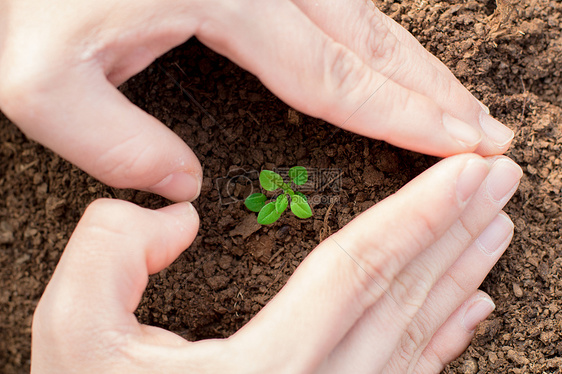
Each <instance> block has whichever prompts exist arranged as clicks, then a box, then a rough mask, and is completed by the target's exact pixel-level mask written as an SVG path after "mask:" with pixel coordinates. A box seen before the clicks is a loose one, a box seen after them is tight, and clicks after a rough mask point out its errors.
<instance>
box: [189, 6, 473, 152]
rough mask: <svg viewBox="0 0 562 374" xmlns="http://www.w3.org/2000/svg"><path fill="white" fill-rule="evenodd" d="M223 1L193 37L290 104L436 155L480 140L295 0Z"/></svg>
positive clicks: (463, 148)
mask: <svg viewBox="0 0 562 374" xmlns="http://www.w3.org/2000/svg"><path fill="white" fill-rule="evenodd" d="M223 5H224V6H222V7H221V8H220V10H219V11H217V12H215V13H214V14H211V15H209V16H208V20H207V22H206V23H205V27H204V28H201V29H200V30H199V31H198V32H197V37H198V38H199V39H200V40H201V41H202V42H204V43H205V44H207V45H208V46H210V47H211V48H213V49H215V50H216V51H218V52H219V53H222V54H224V55H226V56H227V57H229V58H230V59H232V60H233V61H235V62H236V63H238V64H239V65H241V66H242V67H244V68H246V69H248V70H250V71H251V72H253V73H254V74H256V75H257V76H258V77H259V78H260V79H261V80H262V82H264V84H265V85H266V86H268V87H269V88H270V89H271V90H272V91H273V92H274V93H275V94H277V95H278V96H279V97H280V98H281V99H283V100H284V101H286V102H287V103H288V104H289V105H292V106H294V107H295V108H297V109H299V110H301V111H303V112H305V113H308V114H310V115H313V116H316V117H321V118H323V119H325V120H327V121H329V122H332V123H334V124H336V125H338V126H341V127H342V128H345V129H349V130H351V131H354V132H356V133H358V134H361V135H365V136H369V137H372V138H377V139H382V140H386V141H388V142H390V143H392V144H394V145H397V146H400V147H403V148H408V149H411V150H415V151H419V152H424V153H429V154H433V155H438V156H448V155H452V154H456V153H460V152H469V151H473V150H475V149H476V148H477V146H478V145H479V143H480V142H481V139H482V134H481V132H480V131H479V130H477V129H476V126H478V123H474V124H468V123H466V122H464V121H462V120H461V119H458V118H455V117H454V116H452V115H450V114H449V113H447V112H446V111H444V110H443V109H442V108H441V107H440V106H439V105H438V104H437V103H436V102H435V101H434V100H432V99H430V98H428V97H426V96H425V95H423V94H420V93H418V92H416V91H413V90H410V89H408V88H405V87H403V86H401V85H400V84H398V83H396V82H394V81H393V78H392V77H390V76H386V75H384V74H382V73H379V72H377V71H376V70H374V69H372V67H371V66H369V65H368V64H367V63H365V61H363V60H362V59H361V58H360V57H358V55H357V54H356V53H355V52H353V51H352V50H350V49H349V48H347V47H346V46H345V45H343V44H341V43H338V42H337V41H336V40H334V39H333V38H332V37H330V36H329V35H327V34H326V33H324V32H323V31H322V30H321V29H320V28H319V27H318V26H316V25H315V24H314V23H313V22H311V21H310V19H309V18H308V17H307V16H306V15H304V14H303V13H302V12H301V11H300V10H299V9H298V8H297V7H296V6H295V5H294V4H292V3H290V2H288V1H261V2H258V3H252V6H251V7H249V8H248V9H249V10H248V9H246V8H243V7H242V6H241V5H240V3H238V2H235V3H232V2H227V3H226V4H223ZM241 25H243V26H242V27H241ZM278 30H284V32H283V33H279V32H278ZM396 68H399V70H400V71H397V72H393V74H398V75H400V74H402V70H403V67H398V66H396ZM475 105H476V106H478V104H475Z"/></svg>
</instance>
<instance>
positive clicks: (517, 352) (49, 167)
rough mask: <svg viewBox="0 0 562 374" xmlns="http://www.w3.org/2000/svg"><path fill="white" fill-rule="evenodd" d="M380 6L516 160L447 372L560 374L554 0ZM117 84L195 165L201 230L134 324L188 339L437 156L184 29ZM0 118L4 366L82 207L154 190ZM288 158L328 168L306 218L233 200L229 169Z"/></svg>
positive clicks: (17, 349)
mask: <svg viewBox="0 0 562 374" xmlns="http://www.w3.org/2000/svg"><path fill="white" fill-rule="evenodd" d="M377 3H378V5H379V6H380V8H381V9H382V10H383V11H384V12H385V13H387V14H389V15H391V16H392V17H393V18H394V19H396V20H397V21H398V22H400V23H401V24H402V25H403V26H404V27H406V28H407V29H408V30H410V32H412V33H413V34H414V35H415V36H416V37H417V38H418V39H419V40H420V41H421V42H422V43H423V44H424V46H426V48H428V49H429V50H430V51H431V52H432V53H434V54H436V55H437V56H438V57H439V58H440V59H442V60H443V61H444V62H445V63H446V64H447V65H448V66H449V67H450V68H451V69H452V71H453V72H454V73H455V74H456V75H457V76H458V77H459V78H460V79H461V81H462V82H463V83H464V84H466V85H467V87H468V88H469V89H470V90H471V91H472V92H473V93H475V95H476V96H477V97H478V98H480V99H481V100H482V101H483V102H484V103H486V104H487V105H489V106H490V109H491V111H492V114H493V115H495V116H496V117H497V118H499V119H500V120H501V121H503V122H504V123H506V124H507V125H509V126H510V127H511V128H513V129H514V130H515V131H516V139H515V142H514V145H513V147H512V149H511V150H510V151H509V153H508V154H509V156H511V157H513V158H514V159H515V160H516V161H517V162H518V163H519V164H521V165H522V167H523V169H524V170H525V176H524V177H523V180H522V183H521V188H520V189H519V191H518V192H517V193H516V195H515V197H514V198H513V200H512V202H511V203H510V204H509V205H508V207H507V211H508V213H509V214H510V216H511V217H512V219H513V221H514V222H515V226H516V235H515V238H514V240H513V243H512V245H511V247H510V248H509V249H508V251H507V253H506V255H504V256H503V257H502V259H501V260H500V261H499V263H498V265H497V266H496V267H495V268H494V269H493V270H492V272H491V273H490V275H489V277H488V278H487V280H486V281H485V282H484V284H483V285H482V289H483V290H485V291H486V292H488V293H489V294H490V295H491V296H492V298H493V299H494V300H495V302H496V304H497V309H496V311H495V312H494V313H493V315H492V316H491V317H490V318H489V319H488V320H487V321H486V322H484V323H483V324H482V325H481V327H480V328H479V329H478V330H477V334H476V337H475V339H474V341H473V342H472V344H471V346H470V347H469V348H468V350H467V351H466V352H465V353H464V354H463V355H462V356H461V357H460V358H459V359H457V360H456V361H455V362H453V363H452V364H450V365H449V367H448V368H447V369H446V370H445V372H446V373H477V372H482V373H485V372H493V373H555V372H560V368H561V367H562V357H561V355H562V339H560V336H561V333H562V280H560V276H559V273H560V271H561V270H562V258H560V253H562V241H561V240H560V237H561V234H562V220H561V210H560V209H561V188H562V168H561V166H560V163H561V159H562V157H561V150H562V132H561V126H560V124H559V123H560V118H562V117H561V115H562V108H561V107H562V92H561V88H562V78H561V76H560V70H561V67H562V32H561V20H562V3H560V2H559V1H556V0H524V1H514V0H497V5H496V2H494V1H493V0H489V1H486V0H480V1H461V0H451V1H436V0H430V1H424V0H422V1H419V0H416V1H414V0H408V1H406V0H404V1H395V2H392V1H378V2H377ZM180 86H181V87H182V88H183V89H184V92H182V91H181V90H180V88H179V87H180ZM122 90H123V92H125V93H126V94H127V96H128V97H129V98H130V99H131V100H132V101H133V102H135V103H136V104H138V105H139V106H141V107H142V108H144V109H145V110H147V111H148V112H149V113H151V114H153V115H154V116H156V117H157V118H159V119H160V120H162V121H163V122H164V123H165V124H166V125H168V126H169V127H171V128H172V129H173V130H174V131H175V132H176V133H178V134H179V135H180V136H181V137H182V138H183V139H184V140H185V141H186V142H187V144H189V145H190V146H191V147H192V149H193V150H194V151H195V153H196V154H197V156H198V157H199V159H200V160H201V163H202V165H203V168H204V184H203V191H202V195H201V197H200V199H199V200H198V201H197V203H196V206H197V208H198V210H199V212H201V216H202V221H201V229H200V235H199V236H198V237H197V239H196V241H195V243H194V244H193V245H192V246H191V248H190V249H188V250H187V251H186V252H185V253H184V254H183V255H182V256H181V257H180V258H179V259H178V260H177V261H176V262H175V263H174V264H173V265H172V266H170V267H169V268H168V269H167V270H165V271H163V272H161V273H159V274H157V275H155V276H153V277H151V280H150V284H149V286H148V289H147V292H146V294H145V297H144V299H143V301H142V303H141V305H140V308H139V310H138V316H139V319H140V321H141V322H143V323H149V324H153V325H156V326H162V327H165V328H167V329H170V330H172V331H175V332H177V333H179V334H181V335H182V336H184V337H186V338H187V339H191V340H196V339H204V338H211V337H226V336H229V335H231V334H232V333H233V332H234V331H236V330H237V329H239V328H240V327H241V326H242V325H244V324H245V323H246V322H247V321H248V320H249V319H250V318H251V317H252V316H253V315H254V314H255V313H256V312H257V311H259V310H260V308H261V307H262V306H263V305H265V303H267V301H268V300H269V299H270V298H271V297H272V296H274V295H275V294H276V292H277V291H278V290H279V289H280V288H281V287H282V285H283V284H284V283H285V282H286V280H287V279H288V277H289V276H290V275H291V274H292V272H293V271H294V269H295V268H296V267H297V266H298V265H299V263H300V262H301V261H302V259H303V258H304V257H305V256H306V255H307V254H308V253H309V252H310V251H311V250H312V249H313V248H314V247H315V246H316V244H318V242H319V241H320V240H321V239H323V238H324V237H326V236H327V235H329V234H330V233H331V232H334V231H336V230H338V229H339V228H341V227H342V226H343V225H345V224H346V223H347V222H349V221H350V220H351V219H352V218H353V217H354V216H356V215H357V214H359V213H360V212H362V211H364V210H366V209H367V208H369V207H370V206H371V205H373V204H375V203H376V202H378V201H379V200H381V199H382V198H384V197H386V196H388V195H389V194H391V193H393V192H394V191H396V190H397V189H398V188H400V187H401V186H402V185H403V184H404V183H406V182H407V181H408V180H410V179H411V178H413V177H414V176H416V175H417V174H419V173H420V172H421V171H423V170H424V169H426V168H427V167H428V166H429V165H431V164H432V163H433V162H434V161H435V160H434V159H432V158H430V157H426V156H422V155H418V154H414V153H411V152H406V151H403V150H400V149H396V148H393V147H390V146H388V145H386V144H384V143H381V142H378V141H373V140H369V139H365V138H362V137H359V136H355V135H353V134H349V133H345V132H344V131H342V130H338V129H336V128H335V127H333V126H331V125H328V124H325V123H323V122H322V121H319V120H316V119H312V118H309V117H306V116H304V115H302V114H300V113H297V112H295V111H293V110H292V109H290V108H288V107H287V106H286V105H284V104H283V103H282V102H280V101H279V100H278V99H276V98H275V97H274V96H273V95H272V94H271V93H269V92H268V91H267V90H266V89H265V88H264V87H263V86H262V85H261V84H260V83H259V81H258V80H257V79H256V78H255V77H253V76H252V75H251V74H249V73H247V72H245V71H242V70H241V69H239V68H238V67H237V66H235V65H234V64H232V63H230V62H229V61H227V60H225V59H224V58H222V57H220V56H217V55H216V54H214V53H213V52H211V51H209V50H208V49H206V48H205V47H203V46H201V45H200V44H199V43H198V42H196V41H194V40H191V41H189V42H188V43H186V44H185V45H184V46H182V47H180V48H178V49H176V50H174V51H172V52H170V53H168V54H167V55H165V56H164V57H163V58H161V59H160V60H158V62H157V63H155V64H153V65H152V66H151V67H150V68H148V69H147V70H146V71H145V72H143V73H141V74H139V75H138V76H137V77H135V78H133V79H131V80H130V81H129V82H128V83H127V84H125V85H124V86H123V87H122ZM189 96H192V97H193V98H194V99H195V100H193V99H192V98H190V97H189ZM196 102H197V103H199V104H196ZM0 122H1V126H0V139H1V140H0V269H1V270H0V285H2V287H1V289H0V372H2V373H6V374H9V373H24V372H27V371H28V370H29V359H30V325H31V318H32V313H33V310H34V308H35V306H36V304H37V301H38V300H39V297H40V296H41V293H42V292H43V289H44V287H45V285H46V284H47V282H48V280H49V278H50V276H51V274H52V272H53V270H54V268H55V265H56V264H57V261H58V259H59V256H60V254H61V252H62V250H63V248H64V246H65V244H66V241H67V239H68V237H69V236H70V234H71V232H72V230H73V228H74V226H75V225H76V222H77V221H78V219H79V218H80V216H81V213H82V212H83V211H84V209H85V208H86V206H87V205H88V204H89V203H90V202H91V201H93V200H95V199H97V198H100V197H113V198H120V199H127V200H130V201H133V202H135V203H138V204H140V205H143V206H146V207H160V206H163V205H165V204H166V203H167V202H166V201H165V200H164V199H161V198H159V197H155V196H153V195H150V194H147V193H140V192H134V191H122V190H116V189H112V188H109V187H107V186H104V185H102V184H100V183H98V182H97V181H95V180H94V179H92V178H91V177H89V176H87V175H86V174H84V173H83V172H81V171H80V170H78V169H76V168H75V167H73V166H71V165H70V164H68V163H67V162H66V161H64V160H62V159H60V158H59V157H58V156H56V155H55V154H53V153H52V152H50V151H48V150H45V149H44V148H43V147H41V146H39V145H37V144H36V143H34V142H31V141H29V140H27V139H26V138H25V137H24V136H23V135H22V134H21V133H20V132H19V130H18V129H17V128H16V127H15V126H14V125H12V124H10V123H9V121H7V120H6V119H5V118H3V117H1V118H0ZM294 165H304V166H307V167H309V168H314V169H315V170H319V171H321V172H322V173H320V174H317V175H319V176H321V177H323V178H327V179H328V180H332V179H334V180H335V182H334V183H332V184H331V185H329V186H328V187H327V188H326V190H324V191H321V192H319V193H318V195H319V196H320V195H321V196H327V197H331V198H333V199H332V200H324V201H320V200H318V201H316V203H315V204H316V205H315V207H314V216H313V217H312V218H311V219H308V220H304V221H303V220H298V219H296V218H294V217H292V216H291V215H290V214H285V215H284V216H283V217H282V218H281V219H280V221H278V222H277V223H275V224H274V225H271V226H268V227H259V226H258V225H255V223H254V216H253V214H251V213H250V212H248V211H247V210H246V209H245V208H244V207H243V205H242V203H241V202H236V199H233V197H234V198H237V197H240V196H243V195H244V194H245V193H248V191H249V190H250V189H251V185H247V184H245V183H244V181H247V179H246V178H244V177H238V178H236V176H240V175H241V174H244V173H246V174H244V175H245V176H248V177H250V178H253V174H252V172H251V171H252V170H261V169H262V168H274V167H276V166H277V167H291V166H294ZM338 176H339V178H338ZM231 177H234V178H233V179H232V180H231V182H230V184H227V183H226V182H227V181H228V179H225V178H231ZM339 182H341V185H338V183H339ZM340 187H341V188H340ZM309 194H310V193H309ZM313 195H314V194H313Z"/></svg>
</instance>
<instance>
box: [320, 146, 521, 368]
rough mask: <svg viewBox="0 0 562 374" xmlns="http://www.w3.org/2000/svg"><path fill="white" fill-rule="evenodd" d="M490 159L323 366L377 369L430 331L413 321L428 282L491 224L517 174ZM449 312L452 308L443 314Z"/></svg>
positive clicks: (424, 321)
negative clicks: (457, 206) (471, 191)
mask: <svg viewBox="0 0 562 374" xmlns="http://www.w3.org/2000/svg"><path fill="white" fill-rule="evenodd" d="M491 162H493V164H492V167H491V170H490V173H489V174H488V176H487V178H486V181H485V182H484V183H483V184H482V185H481V186H480V188H479V190H478V192H477V193H476V194H475V195H474V196H473V197H472V199H471V201H470V203H469V204H468V205H467V207H466V208H465V209H464V211H463V212H462V213H461V214H460V215H459V217H458V220H457V221H456V222H455V223H454V224H452V225H451V226H450V228H449V229H448V230H447V232H446V233H444V234H443V235H442V236H441V237H440V238H439V240H437V241H436V242H435V243H434V244H433V245H431V246H430V247H429V248H428V249H427V250H426V251H424V252H423V253H420V254H419V255H418V256H417V257H416V258H415V259H414V260H413V261H412V262H411V263H409V264H408V265H407V266H406V267H405V268H404V269H403V270H402V271H401V272H400V273H399V274H398V275H397V276H396V278H395V281H394V282H393V283H392V284H391V286H390V287H389V291H388V293H386V294H385V295H383V296H382V298H381V300H380V301H379V302H378V303H376V304H375V305H374V306H373V307H372V308H370V309H369V310H368V311H366V312H365V313H364V315H363V317H362V318H361V320H359V321H358V322H357V324H356V325H355V326H354V327H353V328H352V329H351V331H350V332H349V333H348V334H347V336H346V337H345V340H344V341H343V342H342V344H340V346H338V348H337V349H336V350H335V351H334V352H333V353H332V354H331V356H330V360H329V362H328V363H327V365H326V366H328V367H340V368H341V367H346V365H349V364H351V363H360V364H361V365H362V368H363V371H360V370H358V371H357V372H358V373H361V372H371V371H372V370H375V371H376V370H382V369H383V368H384V367H385V366H386V363H387V361H388V360H390V359H391V357H393V356H394V352H396V350H399V351H400V350H401V349H402V350H404V352H403V355H402V356H397V357H398V358H403V357H404V355H405V354H406V353H409V354H410V355H411V354H412V351H413V350H414V348H415V347H418V346H422V345H424V344H425V343H424V339H425V338H428V337H429V336H431V335H430V332H431V328H430V326H431V323H436V321H435V320H431V319H430V317H431V315H428V314H426V315H424V316H422V317H420V320H419V321H417V322H418V323H416V320H415V318H416V317H415V316H417V315H418V313H419V311H420V309H421V308H422V305H424V303H425V301H426V299H427V297H428V294H429V293H430V291H431V289H432V287H433V286H434V285H435V284H436V282H437V281H438V280H439V278H441V277H442V276H443V274H444V273H445V272H446V271H447V269H449V268H450V267H451V266H452V265H453V264H454V263H455V261H457V259H458V258H459V256H461V254H462V253H463V252H464V251H465V250H466V249H467V248H468V247H469V246H470V245H471V243H472V242H474V241H475V240H477V238H478V237H481V234H482V232H483V231H484V230H485V229H486V228H487V227H488V229H490V230H491V229H495V228H496V227H497V225H496V224H495V221H494V218H495V217H496V216H497V214H498V213H499V212H500V210H501V209H502V208H503V206H504V205H505V204H506V203H507V201H508V200H509V198H510V197H511V196H512V195H513V193H514V192H515V190H516V188H517V186H518V182H519V179H520V178H521V176H522V172H521V168H520V167H519V166H517V165H516V164H515V163H513V162H512V161H511V160H509V159H508V158H506V157H499V158H497V159H492V160H491ZM509 231H511V230H509ZM493 234H496V236H497V235H498V234H499V236H500V238H499V239H501V240H502V241H503V240H505V235H504V234H505V230H503V231H502V230H499V231H498V230H495V231H489V232H488V237H490V236H492V239H493V238H494V236H493ZM502 241H500V243H502ZM475 264H476V263H473V264H471V265H472V266H475ZM490 268H491V265H490ZM463 270H464V271H467V270H466V269H463ZM485 270H486V272H485V273H484V275H482V277H481V278H475V280H474V282H475V283H474V289H476V287H477V286H478V285H479V284H480V283H481V281H482V280H483V279H484V277H485V274H486V273H487V271H488V270H489V269H485ZM462 300H464V298H463V299H462ZM462 300H461V302H462ZM452 302H454V300H452ZM459 304H460V302H459V303H458V304H453V305H455V307H456V306H457V305H459ZM451 312H452V310H451V311H449V313H447V314H446V315H445V316H448V315H449V314H450V313H451ZM424 317H425V318H424ZM412 321H414V323H413V324H412ZM441 322H442V321H441ZM435 328H437V327H435ZM404 331H406V336H407V337H408V338H409V339H410V340H411V342H410V344H408V345H405V344H404V343H402V344H400V343H399V340H400V337H401V336H402V333H403V332H404ZM374 339H376V341H373V340H374ZM382 342H384V343H382ZM350 347H352V348H350ZM413 347H414V348H413ZM373 349H376V350H377V352H378V355H377V356H373V354H372V350H373ZM406 362H407V360H403V361H402V363H403V364H404V363H406ZM403 369H404V368H403Z"/></svg>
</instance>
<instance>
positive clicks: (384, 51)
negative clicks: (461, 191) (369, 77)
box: [293, 0, 513, 155]
mask: <svg viewBox="0 0 562 374" xmlns="http://www.w3.org/2000/svg"><path fill="white" fill-rule="evenodd" d="M293 2H294V3H295V4H297V5H298V6H299V8H300V9H302V10H303V12H304V13H306V14H307V15H308V16H309V17H310V19H311V20H313V22H315V23H316V24H317V25H318V26H319V27H320V28H321V29H322V30H323V31H324V32H326V33H327V34H328V35H329V36H330V37H332V38H334V39H335V40H336V41H337V42H339V43H341V44H342V45H345V46H347V47H348V48H350V49H351V50H352V51H353V52H354V53H355V54H356V55H357V56H358V57H359V58H361V59H362V60H363V61H364V62H365V63H366V64H367V65H368V66H370V67H371V68H372V69H373V70H375V71H377V72H379V73H381V74H383V75H384V76H387V77H390V76H391V77H392V80H393V81H394V82H396V83H397V84H399V85H400V86H402V87H404V88H406V89H409V90H412V91H414V92H417V93H419V94H421V95H424V96H425V97H427V98H429V99H430V100H432V101H433V102H434V103H436V104H437V105H438V106H439V107H440V108H442V109H443V110H444V111H445V112H447V113H448V114H449V115H451V116H452V117H454V118H457V119H459V120H462V121H464V122H465V123H468V124H471V125H473V126H475V128H477V129H478V130H481V131H482V132H483V133H484V134H485V135H486V136H485V137H484V139H483V141H482V143H481V144H480V147H479V148H478V152H479V153H480V154H482V155H491V154H499V153H503V152H505V151H506V150H507V148H508V147H509V143H510V142H511V140H512V139H513V131H511V130H510V129H509V128H507V127H505V126H504V125H502V124H501V123H499V122H498V121H496V120H494V119H493V118H492V117H490V116H489V115H488V114H487V112H486V109H484V108H483V107H482V104H481V103H480V102H479V101H478V100H477V99H476V98H475V97H474V96H472V94H470V92H468V90H467V89H466V88H465V87H464V86H463V85H462V84H461V83H460V82H459V81H458V79H456V78H455V76H454V75H453V74H452V73H451V72H450V71H449V69H447V68H446V66H445V65H443V64H442V63H441V62H440V61H439V60H437V59H436V58H435V57H434V56H433V55H431V54H430V53H429V52H427V50H425V49H424V48H423V47H422V46H421V45H420V44H419V43H418V42H417V40H416V39H415V38H414V37H413V36H412V35H411V34H410V33H408V32H407V31H406V30H405V29H404V28H402V27H401V26H400V25H398V24H396V23H395V22H394V21H393V20H391V19H390V18H389V17H387V16H386V15H384V14H383V13H382V12H380V11H379V10H378V9H377V8H376V7H375V6H374V4H373V3H372V2H371V1H365V0H354V1H342V0H329V1H327V2H323V3H322V6H317V5H316V3H314V2H311V1H306V0H293Z"/></svg>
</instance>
